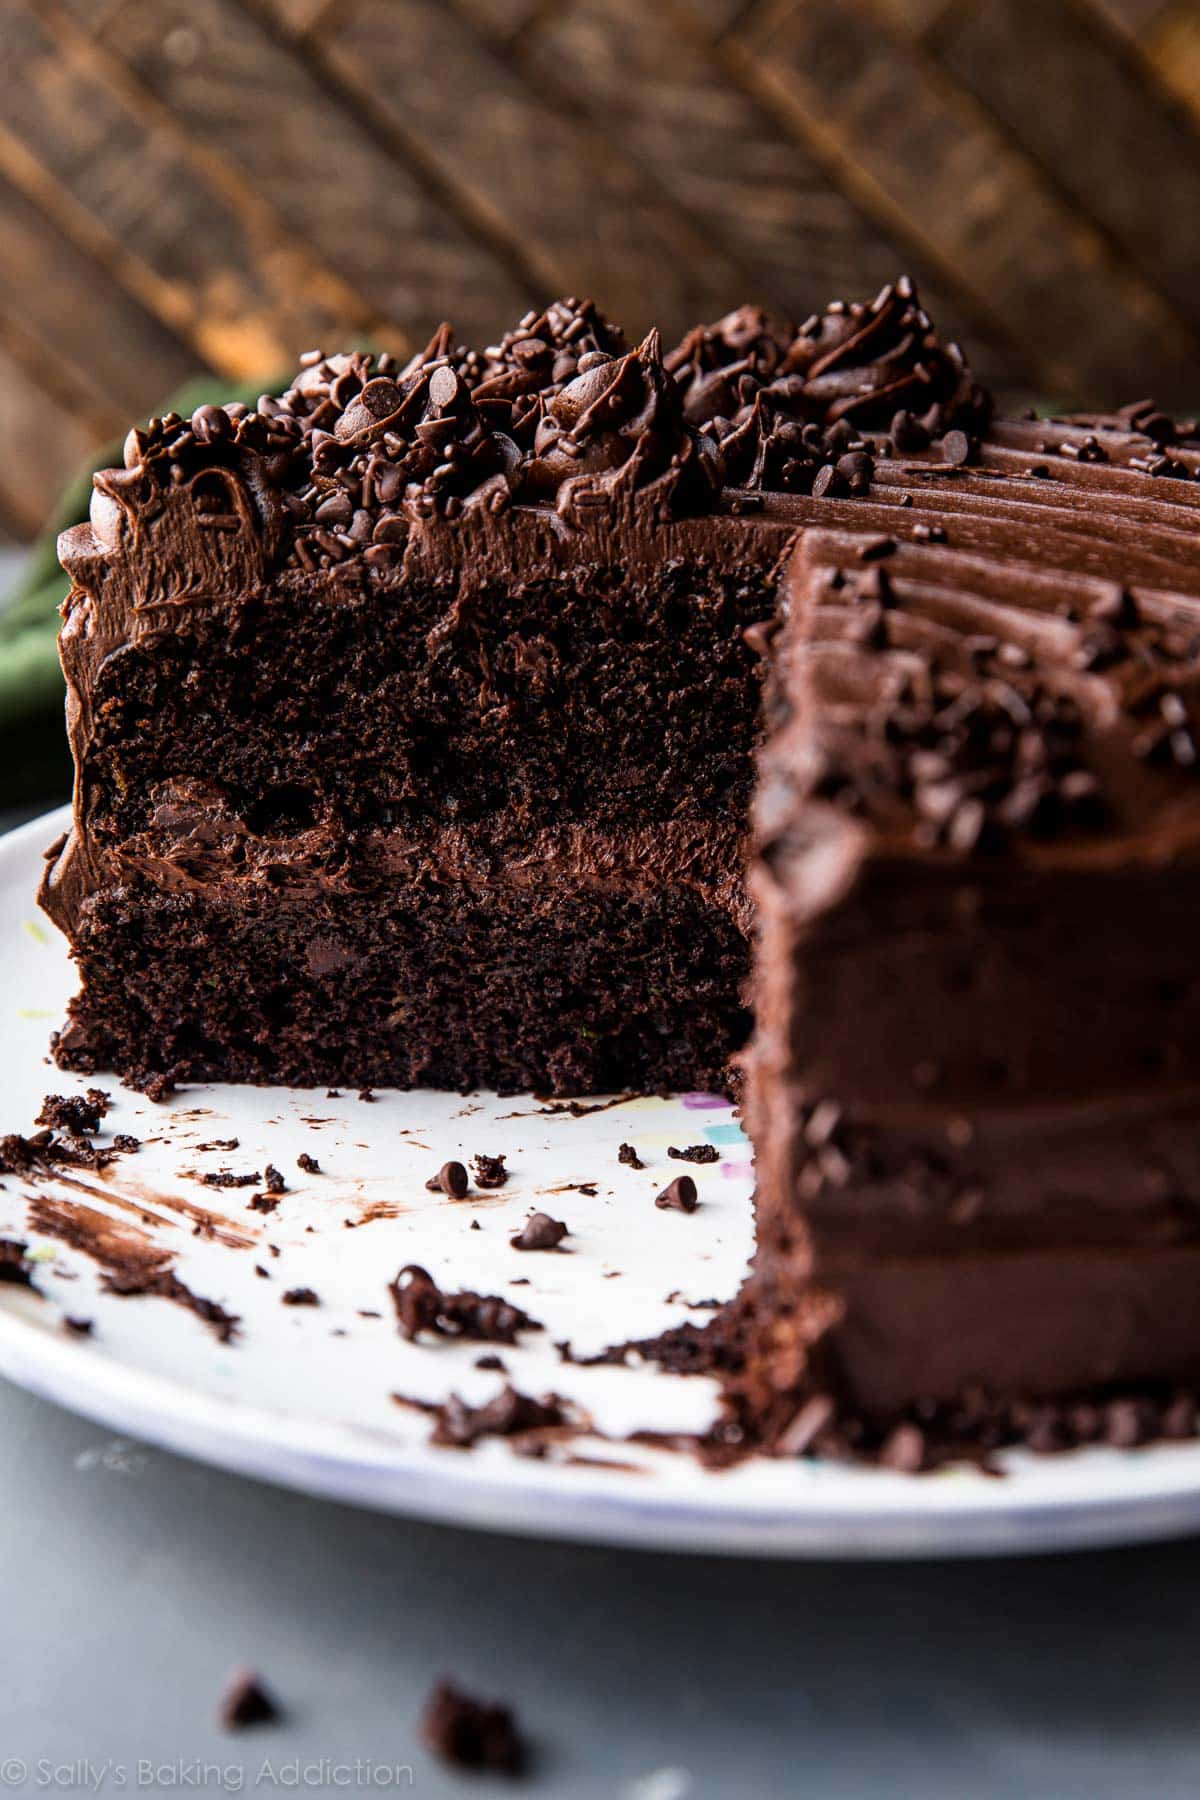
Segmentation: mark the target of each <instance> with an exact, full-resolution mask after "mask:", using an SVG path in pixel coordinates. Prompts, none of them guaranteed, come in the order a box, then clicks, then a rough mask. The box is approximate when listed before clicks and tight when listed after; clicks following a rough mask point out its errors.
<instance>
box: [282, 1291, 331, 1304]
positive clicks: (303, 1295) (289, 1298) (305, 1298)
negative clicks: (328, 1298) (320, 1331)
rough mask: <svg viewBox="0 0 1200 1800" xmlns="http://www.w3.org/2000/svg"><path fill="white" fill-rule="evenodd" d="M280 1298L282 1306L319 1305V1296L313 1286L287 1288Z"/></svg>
mask: <svg viewBox="0 0 1200 1800" xmlns="http://www.w3.org/2000/svg"><path fill="white" fill-rule="evenodd" d="M281 1298H282V1301H283V1304H284V1306H320V1304H321V1296H320V1295H319V1294H318V1293H317V1292H316V1290H315V1289H314V1288H310V1287H298V1288H289V1289H288V1291H287V1293H286V1294H283V1295H282V1296H281Z"/></svg>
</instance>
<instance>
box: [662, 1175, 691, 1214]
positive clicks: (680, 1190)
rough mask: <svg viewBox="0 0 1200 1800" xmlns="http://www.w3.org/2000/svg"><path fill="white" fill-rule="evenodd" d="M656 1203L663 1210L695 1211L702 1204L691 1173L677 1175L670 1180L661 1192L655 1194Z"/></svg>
mask: <svg viewBox="0 0 1200 1800" xmlns="http://www.w3.org/2000/svg"><path fill="white" fill-rule="evenodd" d="M654 1204H655V1206H657V1207H658V1208H659V1209H660V1211H662V1212H685V1213H694V1212H695V1210H696V1208H697V1206H698V1205H699V1204H700V1202H699V1200H698V1199H697V1197H696V1184H695V1182H694V1181H693V1180H692V1178H691V1176H690V1175H677V1176H676V1177H675V1179H674V1181H669V1182H668V1183H667V1185H666V1187H665V1188H664V1189H663V1190H662V1193H661V1194H656V1195H655V1196H654Z"/></svg>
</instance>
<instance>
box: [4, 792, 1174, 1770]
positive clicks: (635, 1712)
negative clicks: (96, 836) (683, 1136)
mask: <svg viewBox="0 0 1200 1800" xmlns="http://www.w3.org/2000/svg"><path fill="white" fill-rule="evenodd" d="M16 822H17V821H16V817H15V815H13V814H11V813H10V814H7V815H5V814H2V813H0V829H2V828H4V827H5V826H7V825H11V824H14V823H16ZM2 975H3V972H2V970H0V979H2ZM0 1470H2V1474H0V1482H2V1486H0V1495H2V1502H3V1503H2V1505H0V1580H2V1582H3V1588H2V1603H0V1644H2V1645H3V1677H2V1679H0V1793H3V1791H4V1788H5V1785H6V1784H7V1786H8V1789H9V1791H14V1792H29V1793H38V1792H43V1793H55V1792H80V1791H87V1792H96V1791H98V1792H101V1793H117V1792H142V1793H154V1794H158V1793H164V1794H166V1793H174V1792H179V1791H184V1792H189V1791H190V1792H196V1791H200V1792H209V1793H220V1792H239V1791H241V1792H247V1793H249V1792H263V1793H272V1792H275V1791H279V1790H283V1791H293V1792H294V1791H315V1792H325V1791H328V1792H350V1793H354V1792H360V1793H380V1792H395V1793H407V1792H413V1793H417V1794H422V1795H429V1796H431V1797H432V1796H447V1795H461V1794H481V1793H484V1792H494V1791H496V1786H497V1784H496V1783H493V1782H489V1781H486V1780H485V1781H482V1782H481V1781H479V1780H471V1779H469V1778H463V1777H460V1776H457V1775H455V1774H453V1773H450V1772H447V1771H445V1770H443V1769H442V1768H440V1767H439V1766H438V1765H436V1764H435V1763H434V1762H433V1761H432V1760H431V1759H430V1758H429V1757H428V1755H427V1754H426V1753H425V1751H424V1750H423V1749H422V1747H421V1745H420V1743H419V1740H418V1737H417V1734H416V1730H415V1721H416V1717H417V1714H418V1712H419V1710H420V1705H421V1702H422V1699H423V1697H424V1695H425V1693H426V1691H427V1690H428V1688H429V1686H430V1683H431V1682H432V1680H433V1679H434V1678H435V1677H436V1676H437V1675H438V1674H440V1673H443V1672H445V1673H450V1674H452V1675H454V1676H455V1677H457V1678H458V1679H459V1680H460V1681H461V1682H463V1683H464V1684H465V1685H467V1686H469V1687H471V1688H474V1689H478V1690H479V1691H481V1692H482V1693H484V1694H492V1695H496V1696H502V1697H505V1698H507V1699H509V1700H511V1701H512V1702H513V1703H515V1704H516V1706H517V1707H518V1709H519V1711H520V1713H521V1714H522V1716H523V1718H524V1719H525V1720H526V1722H527V1724H528V1726H529V1728H530V1730H531V1732H532V1734H533V1736H534V1738H535V1740H536V1745H537V1761H536V1764H535V1770H534V1774H533V1777H532V1780H531V1782H530V1791H533V1792H541V1793H546V1794H550V1795H555V1796H562V1797H563V1800H593V1797H595V1800H600V1797H601V1796H604V1797H605V1800H684V1797H685V1796H687V1797H688V1800H717V1797H720V1800H725V1797H726V1796H729V1797H733V1800H760V1797H765V1796H772V1795H780V1796H792V1795H796V1796H803V1797H804V1800H851V1797H853V1800H860V1797H870V1796H876V1795H879V1796H885V1795H886V1796H888V1797H889V1800H891V1797H899V1800H905V1797H908V1796H911V1797H912V1800H966V1797H968V1796H969V1797H972V1800H975V1797H982V1800H1000V1797H1008V1796H1012V1797H1013V1800H1016V1797H1017V1796H1020V1797H1021V1800H1042V1797H1045V1800H1075V1797H1078V1800H1108V1797H1109V1796H1112V1797H1113V1800H1118V1797H1119V1800H1143V1797H1145V1800H1175V1797H1176V1796H1178V1797H1179V1800H1184V1796H1187V1797H1188V1800H1195V1797H1196V1796H1197V1795H1200V1705H1198V1703H1197V1663H1198V1659H1200V1649H1198V1646H1200V1543H1198V1542H1196V1541H1191V1542H1188V1543H1182V1544H1177V1545H1164V1546H1158V1547H1155V1548H1150V1549H1131V1550H1124V1551H1110V1552H1106V1553H1103V1554H1089V1555H1075V1556H1064V1557H1059V1558H1038V1559H1034V1560H1029V1561H1024V1562H1000V1561H993V1562H978V1563H925V1564H920V1563H911V1564H887V1563H883V1564H864V1565H858V1566H855V1565H836V1564H819V1563H808V1564H805V1563H794V1564H772V1563H766V1562H761V1563H756V1562H743V1561H719V1560H716V1559H713V1558H703V1559H700V1558H689V1557H683V1556H671V1555H669V1554H663V1555H649V1554H645V1553H637V1552H618V1551H609V1550H602V1549H583V1548H579V1549H577V1548H571V1547H567V1546H563V1545H545V1546H543V1545H539V1544H536V1543H531V1542H528V1541H524V1540H520V1539H517V1538H503V1537H496V1536H491V1537H489V1536H484V1535H477V1534H471V1533H469V1532H464V1531H458V1530H451V1529H449V1528H444V1527H438V1526H431V1525H421V1524H414V1523H410V1522H406V1521H403V1520H396V1519H390V1518H385V1517H379V1516H376V1515H373V1514H370V1513H363V1512H356V1511H354V1510H352V1509H349V1508H346V1507H340V1506H334V1505H330V1504H328V1503H326V1502H320V1501H314V1500H307V1499H304V1498H302V1497H300V1496H298V1495H295V1494H289V1493H285V1492H281V1491H276V1490H274V1489H271V1488H267V1487H263V1486H259V1485H256V1484H254V1483H251V1482H247V1481H243V1480H239V1479H236V1478H234V1477H232V1476H226V1475H223V1474H220V1473H218V1472H216V1471H214V1470H211V1469H207V1468H204V1467H201V1466H199V1465H197V1464H193V1463H188V1462H184V1461H181V1460H180V1459H178V1458H176V1457H173V1456H169V1455H167V1454H165V1453H163V1452H161V1451H157V1450H154V1449H152V1448H149V1447H147V1446H139V1445H129V1444H125V1443H122V1442H121V1441H120V1440H117V1439H114V1438H113V1437H112V1435H111V1433H109V1432H107V1431H105V1430H104V1429H103V1428H101V1427H98V1426H95V1425H92V1424H90V1423H88V1422H87V1421H86V1420H83V1419H79V1418H76V1417H74V1416H73V1415H71V1414H69V1413H66V1412H63V1411H60V1410H59V1409H58V1408H56V1407H53V1406H49V1405H47V1404H45V1403H44V1402H42V1401H39V1400H35V1399H33V1398H31V1397H30V1396H28V1395H26V1394H24V1393H22V1392H21V1391H20V1390H19V1389H17V1388H14V1387H12V1386H10V1385H9V1384H7V1383H4V1382H0ZM246 1663H248V1664H251V1665H253V1666H255V1667H257V1668H258V1669H260V1670H261V1671H262V1673H263V1674H264V1676H265V1677H266V1678H267V1679H268V1681H269V1683H270V1684H271V1685H272V1687H273V1688H274V1689H275V1690H276V1691H277V1693H278V1695H279V1698H280V1699H281V1701H282V1702H283V1704H284V1706H285V1707H286V1709H287V1717H286V1720H285V1722H283V1723H282V1724H280V1725H279V1726H277V1727H272V1728H269V1729H262V1730H260V1731H256V1732H254V1733H252V1734H242V1735H241V1736H238V1737H230V1736H227V1735H225V1734H223V1733H221V1732H220V1731H219V1730H218V1729H217V1727H216V1724H215V1721H214V1709H215V1704H216V1700H217V1697H218V1694H219V1692H220V1689H221V1687H222V1684H223V1682H224V1680H225V1678H226V1676H227V1675H228V1673H229V1672H230V1670H231V1669H232V1668H234V1667H235V1666H236V1665H239V1664H246ZM408 1771H411V1781H410V1777H409V1773H408Z"/></svg>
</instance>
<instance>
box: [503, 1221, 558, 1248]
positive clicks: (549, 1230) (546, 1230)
mask: <svg viewBox="0 0 1200 1800" xmlns="http://www.w3.org/2000/svg"><path fill="white" fill-rule="evenodd" d="M569 1235H570V1227H569V1226H568V1225H565V1224H564V1223H563V1221H562V1220H561V1219H552V1218H551V1217H550V1214H549V1213H544V1212H535V1213H530V1215H529V1217H528V1218H527V1219H526V1221H525V1223H524V1225H523V1226H522V1228H521V1230H520V1231H519V1232H518V1233H517V1235H516V1236H515V1237H511V1238H509V1240H508V1241H509V1243H510V1244H511V1245H512V1247H513V1249H514V1250H557V1249H558V1246H559V1245H560V1244H561V1243H562V1241H563V1239H564V1238H565V1237H568V1236H569Z"/></svg>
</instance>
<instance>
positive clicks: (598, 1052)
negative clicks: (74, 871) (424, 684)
mask: <svg viewBox="0 0 1200 1800" xmlns="http://www.w3.org/2000/svg"><path fill="white" fill-rule="evenodd" d="M739 866H740V857H739V853H738V846H737V834H736V832H734V831H732V830H729V829H726V830H725V831H723V832H722V831H710V830H705V829H702V828H699V827H696V826H686V825H682V824H681V825H676V826H670V825H667V826H656V827H654V828H646V829H644V830H642V831H632V830H627V831H616V832H612V833H605V832H603V831H596V830H590V829H587V828H582V827H575V828H570V827H567V828H563V829H561V830H559V831H556V832H542V833H534V834H530V835H529V836H527V837H525V838H520V837H518V838H517V839H515V840H514V839H512V838H505V837H504V836H503V835H502V834H498V833H496V832H495V831H489V830H487V829H480V828H476V829H475V830H470V829H467V828H462V827H445V828H443V829H442V830H441V831H438V832H433V833H429V834H423V835H422V836H421V837H420V839H419V840H414V839H413V838H411V837H407V836H405V835H404V834H403V833H398V832H395V831H392V832H385V833H373V834H363V835H362V836H361V837H359V838H358V839H352V840H345V839H342V838H339V837H338V836H337V835H336V834H334V833H331V832H329V831H328V830H314V831H310V832H306V833H298V834H294V835H292V836H290V837H279V836H276V837H273V838H266V837H262V836H258V835H256V834H254V833H252V832H250V831H249V830H248V829H247V827H246V826H245V823H244V821H241V820H238V819H236V818H235V817H233V816H232V815H230V814H229V813H228V812H227V811H222V810H221V809H220V808H219V807H218V806H215V805H214V806H209V807H207V808H206V807H205V806H204V805H203V804H201V803H200V802H199V801H198V799H197V797H196V796H195V795H194V794H192V795H188V796H187V797H186V798H185V797H182V796H180V797H177V799H176V802H175V805H174V808H173V811H172V812H171V813H170V815H169V816H168V815H167V814H166V813H165V811H164V815H163V816H160V818H159V820H158V822H157V824H156V825H155V827H154V828H153V829H152V830H150V831H147V832H145V833H143V834H141V835H140V836H139V837H137V838H135V839H133V840H130V841H129V842H128V843H127V844H126V845H124V846H123V847H122V848H121V849H120V850H119V851H114V852H109V853H104V854H103V856H102V859H101V863H100V866H99V868H97V869H93V870H92V871H91V873H90V874H89V877H88V880H87V882H86V883H85V884H84V885H83V886H82V887H75V886H73V882H72V876H71V869H70V862H69V860H68V862H67V864H66V866H65V867H59V868H58V869H57V871H51V873H50V876H49V881H48V887H47V891H46V894H45V903H46V904H47V905H48V908H49V910H50V911H51V912H52V914H55V915H56V916H58V917H60V918H61V919H62V920H63V921H64V922H68V923H69V926H70V933H71V937H72V942H73V946H74V954H75V958H76V961H77V963H78V965H79V970H80V976H81V980H82V991H81V993H80V995H79V997H78V998H77V999H76V1001H75V1002H74V1003H73V1005H72V1008H71V1016H70V1023H69V1024H68V1026H67V1028H66V1030H65V1031H64V1032H63V1034H62V1036H61V1038H60V1041H59V1045H58V1056H59V1060H60V1061H61V1062H64V1063H65V1064H66V1065H67V1066H69V1067H73V1068H78V1069H83V1070H91V1069H94V1068H115V1069H116V1070H118V1072H120V1073H121V1074H123V1075H126V1076H131V1077H133V1078H134V1079H138V1080H145V1079H147V1078H149V1077H153V1076H166V1077H169V1078H172V1079H175V1080H179V1079H191V1080H203V1079H219V1080H233V1081H249V1082H274V1083H282V1084H287V1085H294V1086H313V1085H327V1084H331V1083H332V1084H335V1085H336V1084H342V1083H346V1084H356V1085H377V1086H398V1087H412V1086H421V1085H424V1086H432V1087H448V1088H456V1089H463V1090H466V1089H468V1088H472V1087H476V1086H483V1087H490V1088H495V1089H498V1090H499V1091H501V1092H517V1091H529V1090H533V1091H540V1092H549V1093H587V1092H598V1091H613V1090H617V1089H620V1088H622V1087H625V1086H634V1087H642V1088H644V1089H646V1090H648V1091H653V1090H655V1089H658V1088H660V1087H661V1088H702V1089H703V1088H717V1087H720V1086H721V1084H722V1083H723V1081H724V1080H725V1076H726V1063H727V1060H728V1058H729V1056H730V1054H731V1053H732V1052H733V1051H734V1050H735V1049H736V1048H737V1047H738V1045H739V1044H740V1043H741V1041H742V1040H743V1038H744V1036H745V1032H746V1029H747V1023H748V1020H747V1014H746V1012H745V1008H744V996H743V989H744V985H745V980H746V976H747V971H748V963H749V948H748V941H747V934H748V918H747V912H746V902H745V899H744V896H743V893H742V888H741V881H740V874H739Z"/></svg>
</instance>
